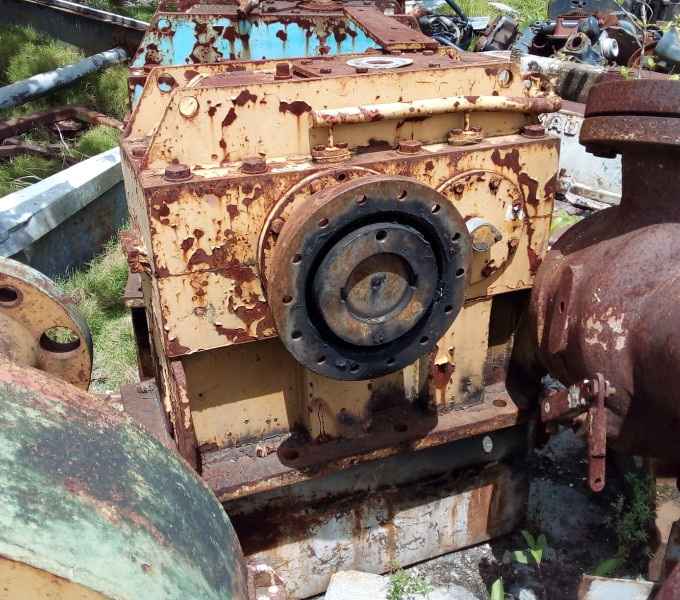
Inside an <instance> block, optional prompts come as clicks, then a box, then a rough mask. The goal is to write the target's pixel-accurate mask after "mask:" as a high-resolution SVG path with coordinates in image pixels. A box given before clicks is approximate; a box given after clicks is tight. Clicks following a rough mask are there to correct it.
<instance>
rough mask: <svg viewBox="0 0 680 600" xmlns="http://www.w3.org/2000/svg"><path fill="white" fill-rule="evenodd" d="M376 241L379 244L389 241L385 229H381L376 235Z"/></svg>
mask: <svg viewBox="0 0 680 600" xmlns="http://www.w3.org/2000/svg"><path fill="white" fill-rule="evenodd" d="M375 239H376V240H378V241H379V242H384V241H385V240H386V239H387V232H386V231H385V230H384V229H381V230H380V231H378V233H376V234H375Z"/></svg>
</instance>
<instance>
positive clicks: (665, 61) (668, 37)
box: [654, 26, 680, 73]
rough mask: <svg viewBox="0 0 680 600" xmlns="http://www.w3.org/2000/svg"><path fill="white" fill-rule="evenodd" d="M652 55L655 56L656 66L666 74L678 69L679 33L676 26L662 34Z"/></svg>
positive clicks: (679, 65) (679, 66)
mask: <svg viewBox="0 0 680 600" xmlns="http://www.w3.org/2000/svg"><path fill="white" fill-rule="evenodd" d="M654 54H655V55H656V56H657V59H656V64H657V65H658V66H659V67H661V68H662V69H664V70H665V71H667V72H668V73H674V72H675V71H677V70H678V69H680V32H679V31H678V27H677V26H674V27H671V28H670V29H669V30H668V31H666V32H665V33H664V34H663V37H662V38H661V39H660V40H659V42H658V43H657V44H656V48H655V52H654Z"/></svg>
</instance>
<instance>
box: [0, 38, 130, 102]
mask: <svg viewBox="0 0 680 600" xmlns="http://www.w3.org/2000/svg"><path fill="white" fill-rule="evenodd" d="M127 59H128V53H127V52H126V51H125V49H124V48H121V47H118V48H113V49H112V50H106V51H105V52H100V53H99V54H95V55H93V56H90V57H88V58H85V59H83V60H81V61H78V62H77V63H73V64H71V65H66V66H65V67H59V68H58V69H55V70H54V71H48V72H46V73H40V74H39V75H34V76H33V77H29V78H28V79H24V80H23V81H17V82H16V83H11V84H9V85H6V86H5V87H2V88H0V109H4V108H12V107H13V106H20V105H22V104H25V103H26V102H28V101H29V100H33V99H35V98H40V97H41V96H44V95H45V94H48V93H50V92H51V91H54V90H58V89H60V88H62V87H64V86H67V85H69V84H71V83H73V82H74V81H78V80H79V79H82V78H83V77H85V76H86V75H87V74H88V73H92V72H93V71H98V70H100V69H104V68H106V67H110V66H112V65H117V64H119V63H122V62H124V61H126V60H127Z"/></svg>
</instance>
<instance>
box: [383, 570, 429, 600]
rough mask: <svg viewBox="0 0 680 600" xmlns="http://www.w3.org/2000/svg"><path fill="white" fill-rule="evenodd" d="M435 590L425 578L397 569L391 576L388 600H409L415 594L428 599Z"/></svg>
mask: <svg viewBox="0 0 680 600" xmlns="http://www.w3.org/2000/svg"><path fill="white" fill-rule="evenodd" d="M433 589H434V588H433V587H432V586H431V585H430V584H429V583H428V582H427V580H425V579H424V578H423V577H419V576H417V575H412V574H411V573H407V572H406V571H404V570H403V569H397V570H396V571H393V572H392V573H391V574H390V582H389V584H388V586H387V596H386V598H387V600H408V598H410V597H411V596H413V595H414V594H420V595H421V596H425V597H426V598H427V597H428V595H429V593H430V592H431V591H432V590H433Z"/></svg>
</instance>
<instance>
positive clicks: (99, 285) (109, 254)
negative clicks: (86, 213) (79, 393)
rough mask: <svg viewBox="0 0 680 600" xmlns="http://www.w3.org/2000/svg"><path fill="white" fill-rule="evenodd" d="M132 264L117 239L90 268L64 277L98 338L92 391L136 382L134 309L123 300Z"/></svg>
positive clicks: (95, 339) (96, 391) (68, 291)
mask: <svg viewBox="0 0 680 600" xmlns="http://www.w3.org/2000/svg"><path fill="white" fill-rule="evenodd" d="M127 277H128V265H127V261H126V260H125V256H124V255H123V252H122V250H121V248H120V243H119V242H118V240H117V239H115V240H112V241H111V242H109V243H108V244H107V245H106V246H105V248H104V251H103V252H102V254H101V255H100V256H98V257H97V258H95V259H94V260H93V261H92V262H91V263H90V264H89V265H88V267H87V268H86V269H84V270H82V271H76V272H75V273H73V274H71V275H69V276H68V277H66V278H64V279H61V280H60V281H59V285H61V286H62V287H63V288H64V290H65V291H66V292H67V293H68V294H69V296H71V298H73V300H74V301H75V302H76V304H77V305H78V307H79V308H80V310H81V311H82V313H83V315H84V316H85V320H86V321H87V324H88V326H89V327H90V331H91V333H92V339H93V340H94V364H93V368H92V382H91V384H90V391H91V392H94V393H104V392H105V391H107V390H118V389H119V388H120V386H121V385H125V384H127V383H131V382H133V381H136V380H137V378H138V375H137V357H136V353H135V340H134V334H133V331H132V321H131V319H130V311H129V309H128V308H126V306H125V304H124V303H123V292H124V290H125V284H126V282H127Z"/></svg>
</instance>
